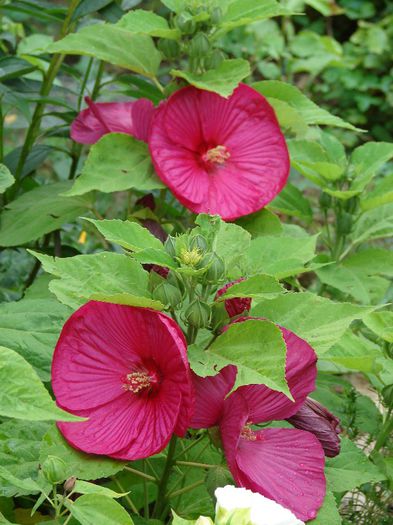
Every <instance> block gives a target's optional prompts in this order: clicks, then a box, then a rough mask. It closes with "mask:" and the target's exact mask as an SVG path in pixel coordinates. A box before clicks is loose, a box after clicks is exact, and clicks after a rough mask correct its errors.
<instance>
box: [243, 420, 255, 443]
mask: <svg viewBox="0 0 393 525" xmlns="http://www.w3.org/2000/svg"><path fill="white" fill-rule="evenodd" d="M240 437H242V438H243V439H246V440H247V441H256V439H257V436H256V434H255V432H254V431H253V430H252V428H251V427H250V425H249V424H247V425H245V426H244V427H243V430H242V431H241V432H240Z"/></svg>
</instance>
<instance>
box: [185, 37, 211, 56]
mask: <svg viewBox="0 0 393 525" xmlns="http://www.w3.org/2000/svg"><path fill="white" fill-rule="evenodd" d="M209 49H210V42H209V39H208V38H207V36H206V35H205V34H204V33H197V34H196V35H195V36H194V38H193V39H192V40H191V42H190V46H189V48H188V53H189V55H190V56H191V57H196V58H202V57H204V56H205V55H207V53H208V52H209Z"/></svg>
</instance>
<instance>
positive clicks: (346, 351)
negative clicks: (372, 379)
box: [323, 314, 383, 373]
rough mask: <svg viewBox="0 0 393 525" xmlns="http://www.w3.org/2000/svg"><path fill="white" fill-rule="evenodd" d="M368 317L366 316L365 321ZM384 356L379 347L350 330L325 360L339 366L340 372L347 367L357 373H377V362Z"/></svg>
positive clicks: (324, 357) (327, 353)
mask: <svg viewBox="0 0 393 525" xmlns="http://www.w3.org/2000/svg"><path fill="white" fill-rule="evenodd" d="M370 315H375V314H370ZM368 317H369V316H366V317H365V319H364V321H366V319H367V318H368ZM382 355H383V354H382V351H381V348H380V347H379V346H378V345H376V344H375V343H372V342H371V341H370V340H369V339H366V338H365V337H363V336H362V335H355V334H354V333H352V332H351V331H350V330H348V331H347V332H346V333H345V334H344V335H343V337H342V338H341V339H340V340H339V341H337V343H336V344H335V345H333V346H332V347H331V348H330V349H329V350H328V351H327V352H326V353H324V354H323V360H324V361H329V362H330V363H333V364H336V365H338V371H340V370H341V367H345V368H347V369H349V370H356V371H357V372H366V373H371V372H375V371H376V368H377V365H376V360H377V359H378V358H379V357H381V356H382Z"/></svg>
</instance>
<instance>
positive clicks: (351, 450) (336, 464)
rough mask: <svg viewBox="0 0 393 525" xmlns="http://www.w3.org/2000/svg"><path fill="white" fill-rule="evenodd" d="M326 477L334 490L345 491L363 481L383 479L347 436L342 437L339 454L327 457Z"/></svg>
mask: <svg viewBox="0 0 393 525" xmlns="http://www.w3.org/2000/svg"><path fill="white" fill-rule="evenodd" d="M326 478H327V480H328V482H329V485H330V488H331V489H332V490H333V491H334V492H346V491H347V490H352V489H354V488H356V487H359V486H360V485H363V484H364V483H369V482H374V483H375V482H376V481H381V480H383V479H385V477H384V475H383V474H382V472H380V470H379V469H378V468H377V467H376V466H375V465H374V464H373V463H371V461H369V459H368V458H367V456H366V455H365V454H364V453H363V452H362V451H361V450H360V449H359V448H358V447H357V446H356V445H355V443H353V442H352V441H350V440H349V439H348V438H342V440H341V452H340V454H339V455H338V456H336V457H335V458H328V459H327V461H326Z"/></svg>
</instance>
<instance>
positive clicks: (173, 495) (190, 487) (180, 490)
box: [167, 479, 205, 498]
mask: <svg viewBox="0 0 393 525" xmlns="http://www.w3.org/2000/svg"><path fill="white" fill-rule="evenodd" d="M203 483H205V480H203V479H200V480H199V481H196V482H195V483H193V484H192V485H187V487H184V488H182V489H179V490H175V491H174V492H172V493H171V494H168V495H167V498H174V497H175V496H180V495H181V494H184V493H185V492H189V491H190V490H192V489H195V488H196V487H199V486H200V485H203Z"/></svg>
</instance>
